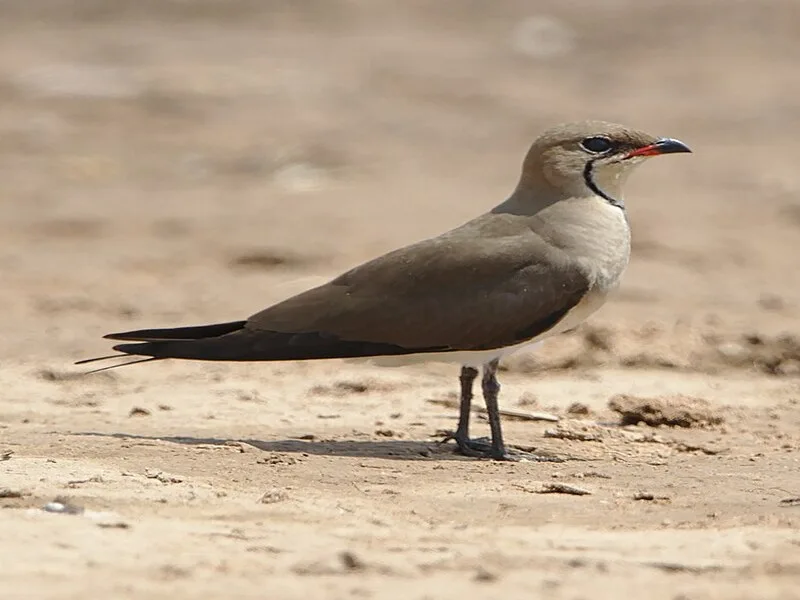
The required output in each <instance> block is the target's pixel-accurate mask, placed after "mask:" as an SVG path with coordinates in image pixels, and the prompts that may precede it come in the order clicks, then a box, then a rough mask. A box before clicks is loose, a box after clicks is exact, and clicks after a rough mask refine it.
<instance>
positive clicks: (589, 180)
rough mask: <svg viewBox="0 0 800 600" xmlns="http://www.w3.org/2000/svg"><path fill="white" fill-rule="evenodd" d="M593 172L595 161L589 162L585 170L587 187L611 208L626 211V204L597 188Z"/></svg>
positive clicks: (584, 175)
mask: <svg viewBox="0 0 800 600" xmlns="http://www.w3.org/2000/svg"><path fill="white" fill-rule="evenodd" d="M593 170H594V160H590V161H587V162H586V166H585V167H584V168H583V181H584V182H585V183H586V187H588V188H589V189H590V190H592V191H593V192H594V193H595V194H597V195H598V196H600V197H601V198H603V199H604V200H605V201H606V202H608V203H609V204H610V205H611V206H616V207H617V208H620V209H622V210H625V204H624V203H623V202H622V200H617V199H616V198H614V197H613V196H609V195H608V194H606V193H605V192H604V191H603V190H601V189H600V188H599V187H598V186H597V184H596V183H595V182H594V178H593V177H592V172H593Z"/></svg>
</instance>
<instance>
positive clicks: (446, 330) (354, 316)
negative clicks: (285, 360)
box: [245, 232, 589, 350]
mask: <svg viewBox="0 0 800 600" xmlns="http://www.w3.org/2000/svg"><path fill="white" fill-rule="evenodd" d="M588 287H589V281H588V278H587V277H586V276H585V275H584V273H583V272H582V271H581V270H579V269H578V268H576V266H575V265H572V264H570V263H569V262H568V261H567V258H566V256H565V255H564V254H563V253H562V252H561V251H559V250H557V249H555V248H553V247H551V246H548V245H547V244H545V243H544V242H543V241H542V240H541V239H540V238H538V237H537V236H535V234H533V233H532V232H531V233H529V234H528V235H515V236H509V237H500V238H494V239H489V240H486V239H482V240H481V241H480V242H479V243H478V242H476V241H475V240H470V239H467V238H463V237H461V238H457V237H456V238H448V237H443V238H436V239H434V240H429V241H426V242H422V243H420V244H417V245H414V246H411V247H409V248H404V249H401V250H398V251H396V252H392V253H390V254H387V255H385V256H383V257H381V258H378V259H376V260H374V261H371V262H369V263H366V264H364V265H362V266H360V267H357V268H355V269H353V270H352V271H349V272H347V273H345V274H344V275H342V276H340V277H338V278H336V279H334V280H333V281H331V282H330V283H327V284H325V285H323V286H320V287H318V288H314V289H312V290H309V291H307V292H305V293H302V294H300V295H298V296H295V297H293V298H290V299H288V300H286V301H284V302H281V303H280V304H277V305H274V306H272V307H270V308H267V309H266V310H263V311H261V312H259V313H257V314H256V315H253V316H252V317H250V319H248V321H247V323H246V325H245V328H246V329H247V330H248V331H251V332H257V331H274V332H282V333H289V332H295V333H312V332H318V333H322V334H325V335H327V336H332V337H335V338H338V339H340V340H350V341H361V342H371V343H380V344H390V345H394V346H400V347H402V348H409V349H411V348H440V349H449V350H479V349H490V348H497V347H501V346H507V345H512V344H515V343H519V342H521V341H524V340H527V339H530V338H532V337H534V336H536V335H538V334H540V333H542V332H544V331H546V330H548V329H549V328H550V327H552V326H553V325H554V324H555V323H557V322H558V321H559V320H560V319H561V318H562V317H563V316H564V314H566V312H568V311H569V310H570V309H571V308H572V307H573V306H575V305H576V304H577V303H578V302H579V301H580V299H581V298H582V297H583V295H584V294H585V293H586V291H587V290H588Z"/></svg>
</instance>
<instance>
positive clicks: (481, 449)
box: [439, 431, 562, 462]
mask: <svg viewBox="0 0 800 600" xmlns="http://www.w3.org/2000/svg"><path fill="white" fill-rule="evenodd" d="M450 440H453V441H455V443H456V450H457V452H459V453H460V454H463V455H464V456H470V457H473V458H489V459H492V460H503V461H512V462H521V461H530V462H562V459H560V458H558V457H555V456H544V455H540V454H534V453H532V452H525V451H524V450H519V449H517V448H507V447H505V446H502V447H500V448H497V447H495V446H494V445H493V444H492V441H491V440H490V439H489V438H487V437H481V438H468V437H462V436H459V435H458V433H457V432H453V431H448V432H445V434H444V438H443V439H442V440H441V441H440V442H439V443H440V444H444V443H446V442H449V441H450Z"/></svg>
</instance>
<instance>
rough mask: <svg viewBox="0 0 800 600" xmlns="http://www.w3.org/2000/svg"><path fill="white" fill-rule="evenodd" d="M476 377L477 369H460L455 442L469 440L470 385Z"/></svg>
mask: <svg viewBox="0 0 800 600" xmlns="http://www.w3.org/2000/svg"><path fill="white" fill-rule="evenodd" d="M477 377H478V369H475V368H473V367H461V375H460V376H459V378H458V380H459V382H460V383H461V404H460V405H459V410H458V429H457V430H456V436H455V437H456V440H468V439H469V413H470V409H471V405H472V384H473V383H475V379H476V378H477Z"/></svg>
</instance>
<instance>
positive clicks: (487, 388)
mask: <svg viewBox="0 0 800 600" xmlns="http://www.w3.org/2000/svg"><path fill="white" fill-rule="evenodd" d="M499 363H500V361H499V360H498V359H495V360H493V361H492V362H490V363H486V364H485V365H484V366H483V379H482V380H481V387H482V389H483V400H484V402H486V415H487V416H488V417H489V429H490V430H491V432H492V450H491V455H492V457H493V458H506V456H507V453H506V445H505V444H504V443H503V428H502V427H501V426H500V407H499V406H498V404H497V397H498V396H499V395H500V383H499V382H498V381H497V365H498V364H499Z"/></svg>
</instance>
